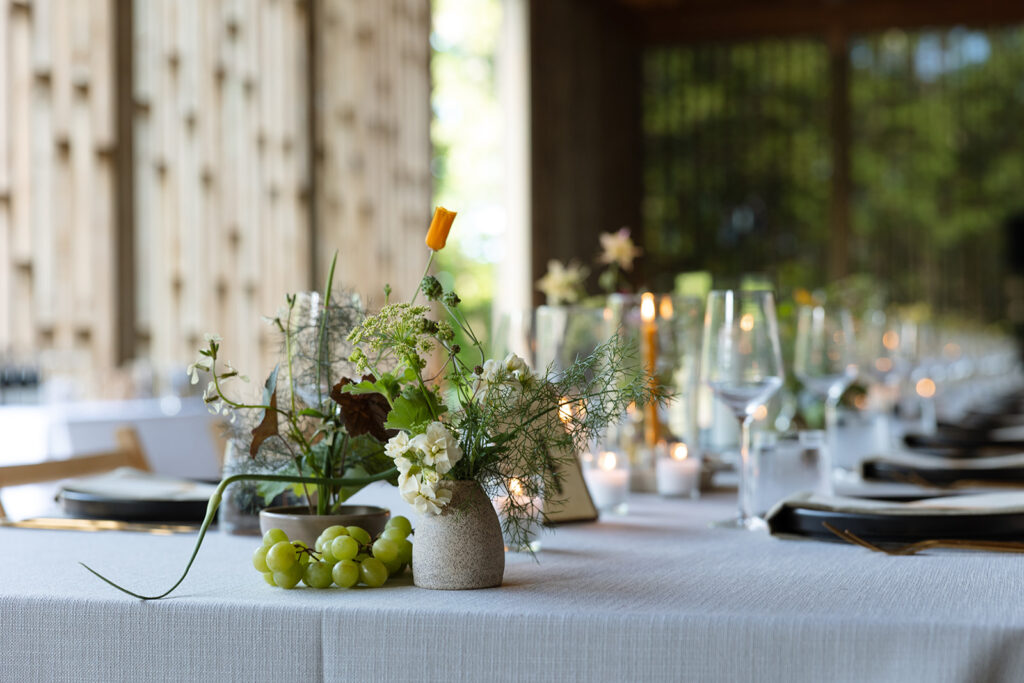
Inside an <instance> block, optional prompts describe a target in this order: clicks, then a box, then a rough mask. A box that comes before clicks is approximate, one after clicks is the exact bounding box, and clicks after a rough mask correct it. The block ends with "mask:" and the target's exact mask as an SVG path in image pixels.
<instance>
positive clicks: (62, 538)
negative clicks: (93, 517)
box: [0, 496, 1024, 682]
mask: <svg viewBox="0 0 1024 683" xmlns="http://www.w3.org/2000/svg"><path fill="white" fill-rule="evenodd" d="M733 509H734V496H716V497H714V498H712V499H710V500H707V499H705V500H702V501H699V502H694V501H679V500H661V499H658V498H656V497H654V496H639V497H634V498H633V499H632V502H631V509H630V514H629V515H628V516H626V517H621V518H611V519H608V520H606V521H603V522H601V523H593V524H582V525H575V526H566V527H562V528H560V529H558V530H557V532H556V533H553V534H549V535H546V536H545V537H544V548H543V550H542V551H541V553H540V554H539V556H538V559H539V560H540V561H539V563H538V562H534V561H533V560H532V559H531V558H530V557H529V556H524V555H508V564H507V568H506V570H505V583H504V586H502V587H501V588H499V589H490V590H480V591H461V592H443V591H429V590H422V589H418V588H415V587H414V586H412V585H411V582H410V581H408V580H404V581H402V582H400V583H399V584H397V585H394V584H389V585H388V586H387V587H385V588H380V589H354V590H349V591H343V590H340V589H334V590H323V591H317V590H312V589H296V590H292V591H284V590H280V589H274V588H271V587H269V586H267V585H266V584H264V582H263V580H262V578H261V577H260V576H259V575H258V574H257V573H256V572H255V571H254V570H253V569H252V568H251V565H250V555H251V553H252V550H253V549H254V548H255V546H256V545H258V542H257V541H256V540H255V539H254V538H252V537H248V538H246V537H233V536H227V535H224V534H221V533H212V534H211V535H210V537H208V539H207V542H206V543H205V545H204V546H203V549H202V550H201V552H200V555H199V558H198V560H197V561H196V563H195V566H194V567H193V569H192V572H191V574H190V575H189V577H188V578H187V579H186V580H185V582H184V584H183V585H182V586H181V587H179V589H178V590H177V591H176V592H175V593H173V594H172V596H171V597H170V598H168V599H165V600H161V601H154V602H142V601H138V600H135V599H132V598H129V597H127V596H125V595H123V594H121V593H119V592H117V591H115V590H113V589H112V588H110V587H108V586H106V585H105V584H103V583H101V582H99V581H98V580H96V579H94V578H93V577H92V576H90V575H89V574H87V573H86V572H85V570H84V569H82V568H81V567H79V566H78V565H77V563H76V561H77V560H82V561H85V562H87V563H90V564H91V565H93V566H94V567H96V568H97V569H99V570H101V571H105V572H107V573H108V574H109V575H111V576H112V577H114V578H115V579H118V580H121V581H124V582H127V583H128V584H129V585H130V586H131V587H132V588H135V589H137V590H140V591H159V590H162V589H163V588H165V587H166V586H168V585H169V584H170V583H171V582H172V581H173V580H174V579H175V578H176V576H177V574H178V572H179V571H180V569H181V567H182V566H183V563H184V561H185V559H186V558H187V555H188V553H189V549H190V547H191V544H192V542H193V537H192V536H191V535H175V536H157V535H146V534H128V533H118V532H103V533H75V532H53V531H31V530H23V529H10V528H5V529H0V548H2V558H3V559H2V561H0V651H2V652H3V653H4V656H3V657H2V658H0V680H3V681H31V680H46V681H51V680H75V681H117V680H133V681H138V680H175V681H180V680H296V681H314V680H321V679H322V680H338V681H341V680H344V681H376V680H380V681H403V680H410V681H419V682H423V681H434V680H437V681H441V680H445V681H449V680H452V681H454V680H462V681H487V680H518V681H534V680H538V681H541V680H557V681H573V680H579V681H648V680H654V681H658V680H665V681H684V680H685V681H864V680H871V681H1000V680H1024V647H1022V645H1021V644H1022V643H1024V610H1022V603H1024V598H1022V594H1024V571H1022V569H1024V559H1022V558H1021V556H1019V555H1000V554H986V553H967V552H961V553H954V552H948V551H945V552H936V553H934V554H927V555H923V556H915V557H890V556H886V555H882V554H876V553H872V552H869V551H867V550H864V549H862V548H859V547H854V546H849V545H840V544H829V543H820V542H813V541H783V540H779V539H775V538H771V537H769V536H767V535H764V534H761V533H753V532H744V531H733V530H720V529H709V528H708V526H707V524H708V522H709V521H711V520H714V519H719V518H724V517H727V516H728V515H730V514H731V513H732V511H733Z"/></svg>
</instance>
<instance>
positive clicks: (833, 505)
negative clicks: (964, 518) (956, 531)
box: [768, 491, 1024, 519]
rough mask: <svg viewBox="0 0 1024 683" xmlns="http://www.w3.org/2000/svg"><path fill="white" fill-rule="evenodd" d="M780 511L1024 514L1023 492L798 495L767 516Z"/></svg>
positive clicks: (791, 497) (892, 513) (880, 513)
mask: <svg viewBox="0 0 1024 683" xmlns="http://www.w3.org/2000/svg"><path fill="white" fill-rule="evenodd" d="M783 508H800V509H804V510H822V511H826V512H843V513H848V514H855V515H928V516H934V515H957V516H960V515H982V514H983V515H988V514H992V513H994V512H997V513H1003V512H1007V513H1009V512H1013V513H1016V512H1022V513H1024V491H999V492H993V493H972V494H969V495H964V496H940V497H937V498H923V499H921V500H915V501H911V502H909V503H896V502H893V501H887V500H870V499H866V498H848V497H845V496H823V495H819V494H817V493H809V492H806V491H805V492H801V493H797V494H794V495H792V496H790V497H788V498H786V499H785V500H782V501H780V502H779V503H777V504H776V505H775V507H774V508H772V509H771V511H770V512H769V513H768V518H769V519H770V518H771V517H773V516H777V515H778V514H779V512H780V511H781V510H782V509H783Z"/></svg>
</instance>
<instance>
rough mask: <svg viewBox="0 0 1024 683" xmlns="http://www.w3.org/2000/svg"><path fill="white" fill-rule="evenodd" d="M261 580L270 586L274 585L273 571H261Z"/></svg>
mask: <svg viewBox="0 0 1024 683" xmlns="http://www.w3.org/2000/svg"><path fill="white" fill-rule="evenodd" d="M263 580H264V581H266V582H267V583H269V584H270V585H271V586H276V585H277V584H276V583H274V572H263Z"/></svg>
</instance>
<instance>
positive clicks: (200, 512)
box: [59, 490, 207, 524]
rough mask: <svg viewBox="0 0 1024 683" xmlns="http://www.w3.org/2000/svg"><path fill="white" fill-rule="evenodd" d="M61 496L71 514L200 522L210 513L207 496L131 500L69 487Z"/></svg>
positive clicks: (100, 517) (72, 515)
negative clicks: (198, 497)
mask: <svg viewBox="0 0 1024 683" xmlns="http://www.w3.org/2000/svg"><path fill="white" fill-rule="evenodd" d="M59 498H60V504H61V507H62V508H63V509H64V513H65V514H67V515H68V516H69V517H84V518H88V519H116V520H120V521H125V522H194V523H196V524H198V523H200V522H202V521H203V518H204V517H206V506H207V501H205V500H130V499H124V498H108V497H106V496H97V495H94V494H91V493H81V492H79V491H67V490H64V491H61V492H60V496H59Z"/></svg>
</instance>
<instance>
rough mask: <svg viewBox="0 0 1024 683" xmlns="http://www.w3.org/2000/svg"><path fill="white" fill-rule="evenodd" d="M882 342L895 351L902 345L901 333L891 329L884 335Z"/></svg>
mask: <svg viewBox="0 0 1024 683" xmlns="http://www.w3.org/2000/svg"><path fill="white" fill-rule="evenodd" d="M882 344H883V345H884V346H885V348H887V349H889V350H890V351H895V350H896V348H897V347H898V346H899V345H900V335H899V334H897V333H896V331H895V330H889V331H888V332H886V333H885V334H883V335H882Z"/></svg>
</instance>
